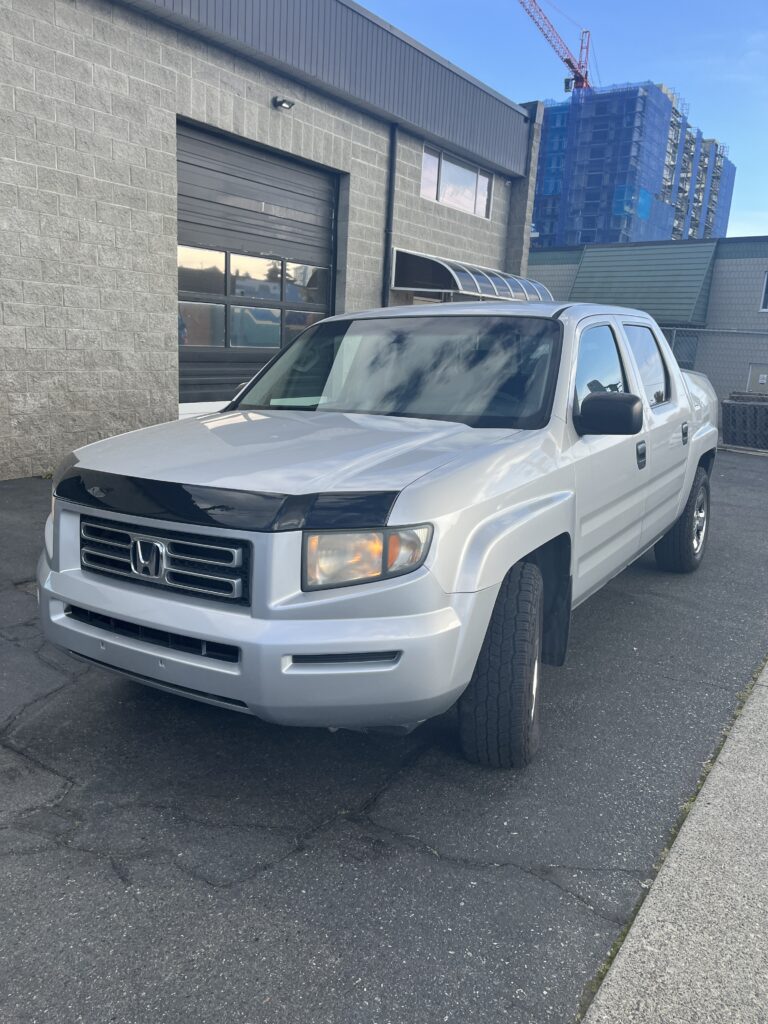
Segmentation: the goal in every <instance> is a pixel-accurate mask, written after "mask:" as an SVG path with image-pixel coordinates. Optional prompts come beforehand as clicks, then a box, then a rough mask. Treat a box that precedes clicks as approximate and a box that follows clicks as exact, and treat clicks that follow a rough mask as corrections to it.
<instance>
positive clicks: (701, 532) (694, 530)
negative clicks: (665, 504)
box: [653, 467, 709, 572]
mask: <svg viewBox="0 0 768 1024" xmlns="http://www.w3.org/2000/svg"><path fill="white" fill-rule="evenodd" d="M708 536H709V476H708V475H707V473H706V471H705V470H703V469H702V468H701V467H699V468H698V469H697V470H696V476H695V477H694V478H693V487H691V493H690V494H689V496H688V501H687V502H686V504H685V508H684V509H683V512H682V515H681V516H680V518H679V519H678V520H677V522H676V523H675V525H674V526H672V527H671V528H670V529H669V531H668V532H667V533H665V534H664V536H663V537H662V538H661V540H660V541H659V542H658V543H657V544H656V546H655V547H654V549H653V552H654V554H655V556H656V564H657V565H658V567H659V568H660V569H663V570H664V571H665V572H695V570H696V569H698V568H699V566H700V565H701V560H702V558H703V557H704V548H705V546H706V543H707V538H708Z"/></svg>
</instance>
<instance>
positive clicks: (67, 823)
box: [0, 452, 768, 1024]
mask: <svg viewBox="0 0 768 1024" xmlns="http://www.w3.org/2000/svg"><path fill="white" fill-rule="evenodd" d="M48 493H49V483H48V482H46V481H40V480H25V481H8V482H5V483H0V551H1V552H2V557H1V558H0V858H1V859H2V870H1V871H0V1021H2V1022H3V1024H22V1022H23V1024H38V1022H40V1024H42V1022H43V1021H54V1022H56V1024H74V1022H79V1021H84V1022H87V1024H107V1022H119V1024H134V1022H135V1024H146V1022H148V1021H151V1022H152V1024H177V1022H178V1024H182V1022H183V1024H190V1022H194V1024H214V1022H215V1024H246V1022H251V1024H288V1022H290V1024H296V1022H301V1024H357V1022H360V1024H363V1022H365V1024H411V1022H413V1024H416V1022H418V1024H433V1022H434V1024H437V1022H461V1024H466V1022H475V1021H476V1022H483V1024H495V1022H497V1021H498V1022H501V1021H504V1022H505V1024H518V1022H519V1024H540V1022H541V1024H543V1022H549V1021H557V1022H561V1021H562V1022H567V1021H568V1022H569V1021H573V1020H574V1019H575V1018H576V1016H577V1014H578V1012H579V1010H580V1008H581V1007H583V1005H584V1001H585V999H586V998H588V996H587V994H588V992H589V989H590V982H591V980H592V979H593V978H594V977H595V975H596V973H597V972H598V971H599V969H600V967H601V965H602V964H603V962H604V960H605V958H606V955H607V954H608V952H609V950H610V949H611V947H612V945H613V944H614V942H615V941H616V939H617V938H618V937H619V936H620V935H621V934H622V931H623V929H624V927H625V925H626V924H627V922H628V921H629V920H630V919H631V916H632V914H633V911H634V908H635V906H636V904H637V901H638V899H639V898H640V897H641V896H642V895H643V894H644V893H645V892H646V890H647V887H648V885H649V883H650V881H651V880H652V879H653V877H654V871H655V866H656V865H657V864H658V862H659V859H660V856H661V853H662V851H663V850H664V848H665V846H666V844H667V842H668V840H669V838H670V834H671V831H672V829H673V828H674V826H675V824H676V822H677V821H678V818H679V815H680V809H681V806H682V805H683V804H684V803H685V801H686V800H687V799H688V797H689V796H690V795H691V794H692V792H693V791H694V790H695V787H696V784H697V780H698V778H699V776H700V774H701V771H702V767H703V765H704V764H705V763H706V762H707V760H708V759H709V758H710V756H711V755H712V753H713V751H714V750H715V749H716V747H717V745H718V742H719V740H720V737H721V735H722V731H723V729H724V727H725V726H726V725H727V724H728V722H729V721H730V719H731V716H732V714H733V711H734V708H735V707H736V705H737V701H738V694H739V693H740V692H741V691H743V689H744V688H745V686H746V685H747V683H748V682H749V680H750V678H751V676H752V674H753V672H754V671H755V669H756V667H757V666H758V664H759V663H760V662H761V661H762V659H763V656H764V654H765V653H766V651H768V614H766V613H767V612H768V591H767V590H766V587H765V583H764V580H765V568H764V551H765V536H766V532H767V531H768V503H766V501H765V495H766V493H768V459H764V458H760V457H757V456H749V455H739V454H735V453H732V452H728V453H720V454H719V455H718V458H717V461H716V463H715V471H714V480H713V520H712V524H711V535H710V541H709V548H708V551H707V554H706V559H705V563H704V565H703V566H702V568H701V570H700V571H699V572H698V573H696V574H694V575H693V576H688V577H680V576H671V575H665V574H662V573H659V572H657V571H656V569H655V568H654V563H653V559H652V557H644V558H643V559H642V560H640V561H639V562H638V563H636V564H635V565H634V566H633V567H631V568H630V569H629V570H627V571H626V572H625V573H623V574H622V575H621V576H620V577H619V578H618V579H616V580H615V581H613V582H612V583H611V584H610V585H609V586H608V587H606V588H605V589H604V590H603V591H601V592H600V593H599V594H598V595H596V596H595V597H594V598H592V599H591V600H590V601H588V602H587V603H586V604H585V605H583V606H582V607H581V608H579V609H578V610H577V611H576V613H575V615H574V622H573V632H572V644H571V650H570V655H569V660H568V664H567V666H566V668H565V669H550V670H548V671H547V672H546V674H545V678H544V680H543V684H544V690H543V692H544V708H543V711H544V722H543V737H542V739H543V749H542V752H541V755H540V756H539V759H538V760H537V761H536V763H535V764H534V765H532V766H531V767H530V768H529V769H528V771H526V772H525V773H503V772H502V773H499V772H494V771H490V770H486V769H482V768H478V767H475V766H471V765H468V764H466V763H464V762H463V761H462V759H461V757H460V754H459V751H458V748H457V744H456V739H455V734H454V721H453V718H452V716H451V715H450V714H449V715H446V716H444V717H443V718H441V719H439V720H437V721H435V722H432V723H429V724H427V725H426V726H423V727H422V728H421V729H419V730H417V731H416V732H415V733H413V734H412V735H411V736H408V737H405V738H397V737H386V736H365V735H357V734H353V733H345V732H337V733H334V734H331V733H328V732H321V731H315V730H289V729H281V728H278V727H274V726H269V725H266V724H264V723H260V722H258V721H257V720H255V719H251V718H248V717H245V716H242V715H238V714H236V713H234V712H227V711H223V710H219V709H216V708H212V707H208V706H206V705H201V704H196V703H194V702H190V701H185V700H183V699H181V698H178V697H174V696H170V695H165V694H163V693H160V692H158V691H154V690H151V689H147V688H145V687H142V686H140V685H139V684H136V683H133V682H130V681H127V680H125V679H121V678H119V677H117V676H114V675H111V674H109V673H106V672H103V671H98V670H95V669H93V668H89V667H87V666H84V665H82V664H80V663H78V662H76V661H74V660H72V659H70V658H68V657H67V656H66V655H63V654H61V653H59V652H57V651H55V650H53V649H51V648H50V647H48V646H47V645H45V644H44V643H43V642H42V641H41V638H40V635H39V631H38V629H37V626H36V622H35V602H34V597H33V596H32V590H31V587H30V586H29V584H28V582H26V583H25V581H29V580H30V579H31V578H32V575H33V571H34V562H35V559H36V556H37V551H38V549H39V547H40V545H41V542H42V541H41V539H42V524H43V521H44V519H45V515H46V510H47V506H48V500H49V499H48Z"/></svg>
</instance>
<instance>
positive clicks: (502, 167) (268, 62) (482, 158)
mask: <svg viewBox="0 0 768 1024" xmlns="http://www.w3.org/2000/svg"><path fill="white" fill-rule="evenodd" d="M111 2H112V3H114V4H116V5H118V6H120V7H123V8H126V9H127V10H130V11H133V12H136V13H139V14H142V15H144V16H146V17H148V18H151V19H153V20H155V21H157V22H160V23H161V24H164V25H166V26H170V27H172V28H173V29H175V30H176V31H179V32H183V33H186V34H188V35H190V36H192V37H193V38H197V39H202V40H204V41H206V42H209V43H211V44H213V45H215V46H218V47H220V48H221V49H223V50H225V51H228V52H230V53H233V54H235V55H236V56H238V57H241V58H242V59H244V60H247V61H250V62H251V63H253V64H255V65H256V66H259V65H260V66H262V67H266V68H269V69H270V70H271V71H274V72H276V73H277V74H281V75H283V76H285V77H286V78H289V79H293V80H295V81H297V82H299V83H301V84H302V85H305V86H307V87H309V88H311V89H313V90H315V91H316V92H318V93H320V94H322V95H325V96H328V97H330V98H332V99H334V100H337V101H339V102H341V103H343V104H345V105H346V106H349V107H351V108H353V109H356V110H359V111H361V112H363V113H365V114H367V115H369V116H371V117H374V118H376V119H377V120H379V121H381V122H383V123H385V124H396V125H398V126H399V127H402V128H403V129H405V130H406V131H410V132H412V133H413V134H415V135H417V136H419V137H420V138H422V139H425V140H427V141H428V142H432V143H435V144H436V145H438V146H440V147H442V148H444V149H447V150H449V151H450V152H452V153H454V154H455V155H456V156H459V157H463V158H464V159H468V160H471V161H473V162H475V163H478V162H479V163H481V164H482V165H483V166H484V167H487V168H488V170H491V171H494V172H496V173H498V174H501V175H506V176H507V177H512V178H514V177H524V176H525V173H524V172H523V171H522V170H517V169H513V168H512V167H510V166H508V165H506V164H504V163H503V162H500V161H499V160H496V159H494V158H493V157H492V156H489V155H487V154H484V153H480V152H477V151H475V150H474V149H472V148H469V147H467V146H464V145H462V144H461V143H460V142H458V141H456V140H452V139H448V138H446V137H445V136H444V135H442V134H440V133H437V132H434V131H431V130H430V129H429V128H428V127H425V126H424V125H422V124H418V123H416V122H415V121H412V120H410V119H408V118H407V117H401V116H398V115H396V114H395V113H394V112H392V111H388V110H386V109H385V108H384V107H381V106H378V105H376V104H373V103H369V102H367V101H366V100H364V99H363V98H361V97H360V96H357V95H356V94H355V93H354V92H350V91H346V90H344V89H341V88H337V87H335V86H334V85H333V84H332V83H329V82H327V81H325V80H324V79H321V78H318V77H315V76H313V75H311V74H309V73H308V72H306V71H304V70H302V69H301V68H299V67H296V66H295V65H293V64H288V63H286V62H285V61H282V60H279V59H277V58H275V57H272V56H271V55H270V54H268V53H265V52H264V51H263V50H258V49H256V48H254V47H252V46H249V45H247V44H245V43H243V42H241V41H240V40H238V39H237V38H235V37H234V36H232V35H230V34H228V33H225V32H219V31H217V30H215V29H212V28H210V27H208V26H206V25H203V24H201V22H199V21H197V20H195V19H194V18H190V17H187V16H186V15H185V14H183V13H181V12H179V11H176V10H168V9H167V8H164V7H162V6H160V4H159V3H157V2H155V0H111ZM336 2H337V3H339V4H341V5H342V6H344V7H346V8H347V9H348V10H350V11H352V12H354V13H356V14H358V15H360V16H362V17H365V19H366V20H367V21H369V22H370V23H371V24H373V25H376V26H377V27H380V28H382V29H383V30H384V31H386V32H388V33H389V34H390V35H392V36H394V37H395V38H397V39H399V40H401V41H402V42H404V43H406V44H407V45H408V46H411V47H412V48H413V49H415V50H416V51H417V52H419V53H421V54H422V56H424V57H425V58H427V59H429V60H431V61H432V62H433V63H435V64H436V65H438V66H440V67H442V68H444V69H445V70H447V71H449V72H450V73H451V74H454V75H456V77H457V78H460V79H461V80H462V81H464V82H466V83H467V84H468V85H471V86H473V87H474V88H476V89H478V90H479V91H480V92H482V93H483V94H484V95H485V96H487V97H488V98H489V99H490V100H493V101H495V102H497V103H499V104H501V105H502V106H504V107H506V108H507V109H508V110H509V111H510V112H512V113H514V114H517V115H518V116H519V117H520V118H521V119H522V122H523V124H525V125H529V123H530V121H531V119H532V110H531V109H530V107H531V104H529V105H528V107H529V109H526V107H525V106H523V105H521V104H519V103H515V101H514V100H511V99H509V98H508V97H506V96H504V95H502V94H501V93H499V92H497V91H496V90H495V89H492V88H491V87H490V86H488V85H486V84H485V83H483V82H481V81H480V80H479V79H476V78H474V76H472V75H470V74H469V73H468V72H465V71H463V70H462V69H461V68H458V67H457V66H456V65H454V64H452V63H451V62H450V61H448V60H445V59H444V58H442V57H440V55H439V54H437V53H434V52H433V51H432V50H429V49H428V48H427V47H425V46H422V45H421V44H420V43H418V42H417V41H416V40H414V39H412V38H411V37H410V36H408V35H406V34H405V33H403V32H400V31H399V30H398V29H396V28H395V27H394V26H392V25H390V24H389V23H388V22H386V21H384V20H383V19H381V18H378V17H377V16H376V15H374V14H373V13H372V12H370V11H367V10H366V9H365V8H363V7H361V6H360V5H359V4H357V3H355V2H354V0H336ZM528 131H530V128H529V129H528ZM526 159H527V157H526Z"/></svg>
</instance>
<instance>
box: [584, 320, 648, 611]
mask: <svg viewBox="0 0 768 1024" xmlns="http://www.w3.org/2000/svg"><path fill="white" fill-rule="evenodd" d="M576 353H577V354H576V362H575V368H574V371H573V379H572V386H571V394H572V400H573V407H572V411H571V415H570V416H569V417H568V419H569V430H570V435H571V442H572V443H571V448H570V452H571V456H572V458H573V461H574V470H575V481H576V543H575V556H576V557H575V559H574V580H573V598H574V602H578V601H581V600H583V599H584V598H585V597H588V596H589V595H590V594H591V593H592V592H593V591H595V590H597V589H598V588H599V587H601V586H602V585H603V583H605V582H606V581H607V580H609V579H611V577H613V576H615V575H616V574H617V573H619V572H621V570H622V569H623V568H624V567H625V566H626V565H628V564H629V563H630V562H631V561H632V560H633V559H634V558H635V557H637V554H638V551H639V550H640V545H641V538H642V525H643V515H644V511H645V507H644V506H645V485H646V479H647V474H646V472H645V468H644V467H643V465H642V458H639V457H638V452H642V445H643V444H644V440H645V435H644V434H642V433H641V434H635V435H633V436H631V437H620V436H607V435H605V436H604V435H595V434H588V435H585V436H584V437H580V436H579V435H578V433H577V432H576V429H575V427H574V425H573V415H574V414H578V410H579V407H580V404H581V402H582V401H583V400H584V398H585V397H586V396H587V395H589V394H591V393H594V392H598V391H624V392H635V390H636V388H635V384H634V381H633V377H632V375H631V372H628V370H629V369H630V367H629V366H628V362H627V359H626V354H625V353H624V352H623V351H622V348H621V346H620V343H619V339H618V336H617V331H616V328H615V326H614V325H613V324H612V322H611V320H610V318H605V319H600V318H593V319H590V320H588V321H585V322H583V323H582V324H580V325H579V328H578V329H577V338H576Z"/></svg>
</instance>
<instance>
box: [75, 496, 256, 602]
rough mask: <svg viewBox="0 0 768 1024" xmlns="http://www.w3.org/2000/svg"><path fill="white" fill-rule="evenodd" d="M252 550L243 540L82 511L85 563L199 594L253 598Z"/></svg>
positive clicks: (118, 575) (114, 574)
mask: <svg viewBox="0 0 768 1024" xmlns="http://www.w3.org/2000/svg"><path fill="white" fill-rule="evenodd" d="M250 551H251V548H250V545H249V544H248V543H247V542H245V541H242V540H229V539H223V538H220V537H210V536H206V535H202V534H197V533H180V532H176V531H173V530H165V529H154V528H153V529H146V528H142V527H140V526H134V525H133V524H129V523H121V522H117V521H116V520H113V519H101V518H97V517H96V516H81V517H80V565H81V568H83V569H85V570H86V571H87V572H96V573H101V574H103V575H105V576H112V577H115V578H119V579H123V580H126V581H127V582H130V583H139V584H142V585H146V586H151V587H158V588H162V589H164V590H173V591H183V592H184V593H185V594H188V595H190V596H194V597H204V598H208V599H210V600H215V601H226V602H227V603H229V604H248V603H249V602H250V592H249V580H250V561H251V559H250ZM142 559H143V561H142Z"/></svg>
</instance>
